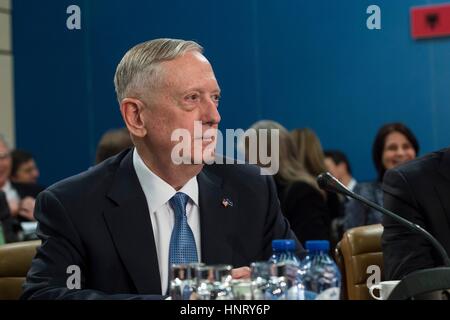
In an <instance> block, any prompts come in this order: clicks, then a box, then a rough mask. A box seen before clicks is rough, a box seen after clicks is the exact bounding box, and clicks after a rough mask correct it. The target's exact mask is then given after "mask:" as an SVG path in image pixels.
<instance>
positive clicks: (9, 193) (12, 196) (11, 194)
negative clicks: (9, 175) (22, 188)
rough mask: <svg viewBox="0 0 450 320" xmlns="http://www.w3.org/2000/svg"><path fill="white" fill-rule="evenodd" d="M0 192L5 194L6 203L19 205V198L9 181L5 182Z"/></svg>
mask: <svg viewBox="0 0 450 320" xmlns="http://www.w3.org/2000/svg"><path fill="white" fill-rule="evenodd" d="M1 190H2V191H3V192H4V193H5V196H6V199H7V200H8V202H15V203H19V201H20V197H19V194H18V193H17V191H16V189H14V188H13V186H12V184H11V181H9V180H8V181H6V183H5V184H4V185H3V187H2V188H1Z"/></svg>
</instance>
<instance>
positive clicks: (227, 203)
mask: <svg viewBox="0 0 450 320" xmlns="http://www.w3.org/2000/svg"><path fill="white" fill-rule="evenodd" d="M222 206H223V207H224V208H228V207H232V206H233V202H232V201H231V200H230V199H228V198H223V200H222Z"/></svg>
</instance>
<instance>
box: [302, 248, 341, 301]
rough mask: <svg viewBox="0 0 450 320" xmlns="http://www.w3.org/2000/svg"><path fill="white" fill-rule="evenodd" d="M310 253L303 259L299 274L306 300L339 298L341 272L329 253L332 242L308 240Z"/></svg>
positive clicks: (303, 297)
mask: <svg viewBox="0 0 450 320" xmlns="http://www.w3.org/2000/svg"><path fill="white" fill-rule="evenodd" d="M305 246H306V249H307V250H308V254H307V256H306V258H305V259H304V260H303V261H302V266H301V267H300V270H299V275H300V278H301V282H302V285H303V291H302V292H299V295H300V299H304V300H339V296H340V289H341V273H340V271H339V268H338V267H337V265H336V263H335V262H334V261H333V259H331V257H330V256H329V255H328V251H329V250H330V242H329V241H327V240H313V241H306V244H305Z"/></svg>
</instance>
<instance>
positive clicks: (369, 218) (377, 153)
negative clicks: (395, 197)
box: [344, 123, 419, 230]
mask: <svg viewBox="0 0 450 320" xmlns="http://www.w3.org/2000/svg"><path fill="white" fill-rule="evenodd" d="M418 153H419V143H418V142H417V139H416V137H415V136H414V134H413V133H412V131H411V130H410V129H409V128H408V127H406V126H405V125H404V124H402V123H388V124H385V125H384V126H382V127H381V128H380V129H379V130H378V133H377V135H376V137H375V141H374V143H373V147H372V159H373V163H374V165H375V168H376V170H377V173H378V178H377V180H376V181H373V182H366V183H358V184H357V185H356V187H355V189H354V190H353V191H354V192H355V193H357V194H360V195H361V196H363V197H365V198H367V199H369V200H371V201H373V202H375V203H377V204H379V205H381V206H382V205H383V191H382V189H381V182H382V180H383V175H384V173H385V172H386V170H388V169H392V168H394V167H395V166H397V165H399V164H402V163H404V162H406V161H409V160H412V159H414V158H416V156H417V154H418ZM345 215H346V217H345V222H344V228H345V230H348V229H350V228H354V227H358V226H364V225H369V224H377V223H381V218H382V214H381V213H379V212H378V211H376V210H375V209H372V208H369V207H367V206H366V205H364V204H362V203H360V202H359V201H356V200H350V202H349V203H348V205H347V207H346V213H345Z"/></svg>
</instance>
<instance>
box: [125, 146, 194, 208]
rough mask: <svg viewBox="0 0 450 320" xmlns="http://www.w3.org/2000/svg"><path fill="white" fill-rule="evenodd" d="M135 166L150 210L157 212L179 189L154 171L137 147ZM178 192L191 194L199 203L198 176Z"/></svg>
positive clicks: (192, 198) (134, 157)
mask: <svg viewBox="0 0 450 320" xmlns="http://www.w3.org/2000/svg"><path fill="white" fill-rule="evenodd" d="M133 166H134V169H135V170H136V174H137V177H138V180H139V183H140V184H141V187H142V190H143V191H144V194H145V197H146V199H147V202H148V205H149V209H150V212H155V211H156V210H158V209H159V208H161V207H162V206H163V205H164V204H165V203H166V202H168V201H169V200H170V199H171V198H172V197H173V196H174V195H175V193H177V191H176V190H175V189H174V188H173V187H172V186H171V185H170V184H168V183H167V182H165V181H164V180H163V179H161V178H160V177H159V176H158V175H156V174H155V173H153V172H152V171H151V170H150V169H149V168H148V167H147V166H146V165H145V163H144V160H142V158H141V157H140V156H139V153H138V152H137V150H136V148H134V150H133ZM178 192H183V193H185V194H187V195H188V196H189V198H190V199H191V200H192V201H193V202H194V204H195V205H197V206H198V205H199V204H198V183H197V176H194V177H193V178H191V179H190V180H189V181H188V182H187V183H186V184H185V185H184V186H183V187H182V188H181V189H180V190H179V191H178Z"/></svg>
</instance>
